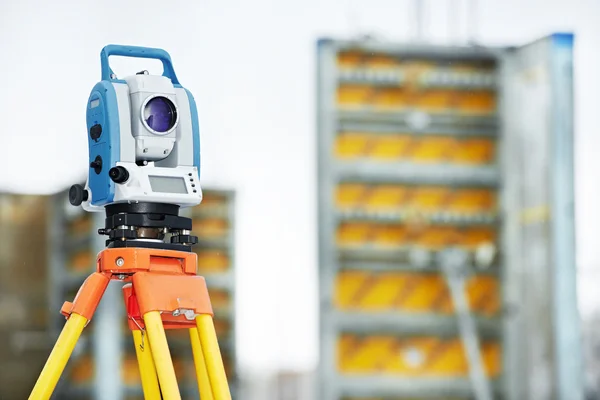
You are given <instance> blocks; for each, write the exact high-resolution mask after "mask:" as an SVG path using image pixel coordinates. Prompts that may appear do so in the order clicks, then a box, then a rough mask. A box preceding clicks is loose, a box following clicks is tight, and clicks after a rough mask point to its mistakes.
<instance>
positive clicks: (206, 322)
mask: <svg viewBox="0 0 600 400" xmlns="http://www.w3.org/2000/svg"><path fill="white" fill-rule="evenodd" d="M196 326H197V327H198V333H199V335H200V344H201V345H202V353H203V354H204V361H205V363H206V369H207V370H208V377H209V379H210V386H211V387H212V391H213V396H214V398H215V399H218V400H231V393H230V392H229V385H228V384H227V376H226V375H225V368H224V367H223V359H222V358H221V351H220V350H219V342H218V341H217V334H216V332H215V325H214V323H213V319H212V316H211V315H208V314H202V315H199V316H197V317H196Z"/></svg>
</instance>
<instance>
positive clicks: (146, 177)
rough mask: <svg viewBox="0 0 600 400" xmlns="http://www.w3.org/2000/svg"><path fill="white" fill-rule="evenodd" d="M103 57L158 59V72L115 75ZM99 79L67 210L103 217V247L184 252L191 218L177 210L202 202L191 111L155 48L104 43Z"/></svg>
mask: <svg viewBox="0 0 600 400" xmlns="http://www.w3.org/2000/svg"><path fill="white" fill-rule="evenodd" d="M110 56H125V57H137V58H153V59H158V60H160V61H161V62H162V64H163V74H162V75H150V74H149V73H148V71H142V72H139V73H137V74H136V75H134V76H129V77H125V78H123V79H120V78H118V77H117V76H116V75H115V73H114V72H113V70H112V69H111V68H110V65H109V57H110ZM100 61H101V70H102V80H101V81H100V82H99V83H97V84H96V85H95V86H94V88H93V89H92V92H91V94H90V96H89V98H88V102H87V113H86V123H87V131H88V148H89V170H88V178H87V182H86V184H85V187H83V186H81V185H73V186H72V187H71V189H70V191H69V201H70V202H71V204H72V205H75V206H80V205H81V206H82V207H83V209H84V210H86V211H89V212H103V211H105V212H106V217H107V218H106V225H105V228H104V229H100V230H99V233H100V234H105V235H108V236H109V239H108V241H107V246H129V245H133V243H135V246H136V247H152V246H157V245H158V242H159V241H160V242H162V241H163V239H164V238H165V237H166V236H168V235H171V243H168V244H167V243H163V244H164V245H165V246H166V245H169V246H167V247H165V246H162V247H161V248H171V247H176V248H177V249H180V250H181V248H180V247H181V246H184V247H188V246H190V245H192V244H194V243H196V242H197V239H195V238H194V237H192V236H190V234H189V232H190V230H191V220H189V219H187V218H183V217H179V216H178V213H179V209H180V208H181V207H190V206H195V205H197V204H199V203H200V202H201V201H202V190H201V189H200V185H199V177H200V135H199V131H198V113H197V110H196V103H195V101H194V98H193V96H192V94H191V93H190V92H189V91H188V90H187V89H185V88H184V87H183V86H181V84H180V83H179V80H178V79H177V76H176V75H175V71H174V69H173V64H172V62H171V57H170V56H169V54H168V53H167V52H166V51H164V50H161V49H154V48H146V47H136V46H120V45H108V46H106V47H104V48H103V49H102V51H101V53H100Z"/></svg>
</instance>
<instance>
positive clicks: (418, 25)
mask: <svg viewBox="0 0 600 400" xmlns="http://www.w3.org/2000/svg"><path fill="white" fill-rule="evenodd" d="M423 1H424V0H415V40H416V41H419V42H422V41H423V38H424V36H425V35H424V32H425V29H424V25H425V24H424V18H425V10H424V6H423Z"/></svg>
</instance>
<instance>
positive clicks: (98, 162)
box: [90, 156, 102, 174]
mask: <svg viewBox="0 0 600 400" xmlns="http://www.w3.org/2000/svg"><path fill="white" fill-rule="evenodd" d="M90 168H93V169H94V171H95V172H96V174H100V172H101V171H102V157H100V156H96V159H95V160H94V161H92V162H91V163H90Z"/></svg>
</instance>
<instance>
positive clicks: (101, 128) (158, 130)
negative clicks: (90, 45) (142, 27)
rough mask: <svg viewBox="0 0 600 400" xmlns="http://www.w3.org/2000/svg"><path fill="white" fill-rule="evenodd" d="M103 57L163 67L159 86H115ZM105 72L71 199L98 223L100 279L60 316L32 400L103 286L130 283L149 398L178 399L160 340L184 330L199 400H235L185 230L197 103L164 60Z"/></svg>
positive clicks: (194, 181)
mask: <svg viewBox="0 0 600 400" xmlns="http://www.w3.org/2000/svg"><path fill="white" fill-rule="evenodd" d="M110 56H125V57H137V58H152V59H158V60H160V61H161V62H162V65H163V74H162V75H150V74H149V73H148V72H147V71H142V72H139V73H137V74H136V75H134V76H130V77H126V78H123V79H119V78H118V77H117V76H116V75H115V74H114V72H113V71H112V69H111V68H110V66H109V57H110ZM100 60H101V69H102V80H101V81H100V82H99V83H97V84H96V86H94V88H93V89H92V92H91V94H90V97H89V99H88V103H87V114H86V122H87V131H88V145H89V160H90V168H89V173H88V178H87V182H86V185H85V187H83V186H81V185H73V186H72V187H71V189H70V190H69V201H70V203H71V204H73V205H74V206H82V207H83V209H84V210H86V211H89V212H105V213H106V219H105V226H104V228H102V229H99V230H98V233H99V234H101V235H106V236H108V239H107V240H106V248H105V249H104V250H102V251H101V252H100V253H99V254H98V255H97V258H96V272H94V273H92V274H91V275H90V276H89V277H88V278H87V279H86V281H85V282H84V283H83V285H82V286H81V288H80V289H79V291H78V293H77V295H76V296H75V299H74V300H73V302H65V303H64V305H63V307H62V309H61V313H62V314H63V315H64V316H65V317H66V320H67V321H66V324H65V326H64V328H63V330H62V332H61V334H60V336H59V337H58V340H57V341H56V344H55V345H54V348H53V350H52V352H51V354H50V356H49V358H48V360H47V362H46V364H45V366H44V368H43V370H42V372H41V374H40V376H39V378H38V380H37V382H36V384H35V387H34V388H33V391H32V392H31V395H30V397H29V399H30V400H46V399H50V397H51V396H52V393H53V391H54V389H55V387H56V385H57V383H58V381H59V379H60V376H61V374H62V373H63V371H64V368H65V366H66V364H67V361H68V360H69V358H70V356H71V353H72V352H73V349H74V347H75V345H76V343H77V341H78V339H79V337H80V335H81V333H82V332H83V329H84V328H85V326H86V325H87V324H88V323H89V321H90V320H91V319H92V317H93V315H94V312H95V310H96V307H97V306H98V304H99V302H100V300H101V298H102V296H103V294H104V291H105V290H106V288H107V286H108V284H109V282H110V281H111V280H118V281H122V282H124V283H125V285H124V286H123V297H124V300H125V308H126V310H127V318H128V325H129V328H130V329H131V331H132V334H133V339H134V343H135V350H136V355H137V359H138V363H139V369H140V375H141V381H142V388H143V392H144V397H145V398H146V399H147V400H160V399H165V400H177V399H181V394H180V391H179V387H178V384H177V379H176V377H175V369H174V367H173V362H172V359H171V354H170V352H169V347H168V343H167V338H166V334H165V330H166V329H188V330H189V334H190V340H191V345H192V346H191V347H192V352H193V359H194V366H195V369H196V376H197V379H198V386H199V392H200V396H201V398H202V400H230V399H231V394H230V392H229V386H228V383H227V377H226V375H225V369H224V366H223V361H222V359H221V354H220V350H219V345H218V342H217V336H216V332H215V328H214V323H213V319H212V318H213V311H212V306H211V302H210V298H209V295H208V290H207V286H206V282H205V280H204V278H203V277H201V276H198V275H197V272H196V271H197V255H196V253H194V252H192V246H193V245H194V244H196V243H197V242H198V238H197V237H195V236H193V235H192V234H191V230H192V220H191V219H190V218H185V217H182V216H180V215H179V210H180V208H182V207H190V206H195V205H197V204H199V203H200V202H201V201H202V191H201V189H200V185H199V182H198V181H199V176H200V136H199V131H198V115H197V110H196V104H195V101H194V98H193V96H192V95H191V93H190V92H189V91H188V90H187V89H185V88H184V87H182V86H181V85H180V83H179V81H178V79H177V76H176V75H175V71H174V70H173V64H172V62H171V57H170V56H169V54H168V53H167V52H166V51H164V50H161V49H153V48H144V47H134V46H118V45H109V46H106V47H104V49H102V51H101V53H100Z"/></svg>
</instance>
